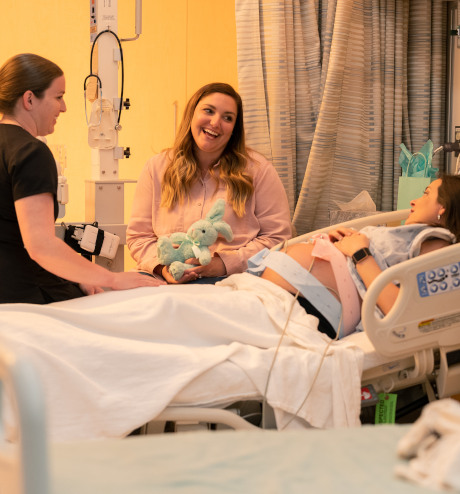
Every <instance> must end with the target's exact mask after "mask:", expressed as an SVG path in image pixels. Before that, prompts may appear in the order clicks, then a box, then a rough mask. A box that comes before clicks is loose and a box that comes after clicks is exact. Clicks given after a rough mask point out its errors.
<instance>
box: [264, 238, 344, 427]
mask: <svg viewBox="0 0 460 494" xmlns="http://www.w3.org/2000/svg"><path fill="white" fill-rule="evenodd" d="M283 247H284V248H285V247H287V244H286V242H285V243H284V246H283ZM314 263H315V258H314V257H313V259H312V262H311V264H310V267H309V268H308V272H310V271H311V270H312V268H313V264H314ZM328 289H329V290H331V291H333V292H334V293H335V294H336V295H337V296H338V294H337V293H336V291H335V290H334V289H332V288H328ZM299 294H300V292H299V290H297V293H296V294H295V296H294V298H293V300H292V303H291V308H290V310H289V314H288V316H287V319H286V323H285V325H284V328H283V331H282V332H281V336H280V339H279V341H278V345H277V347H276V350H275V354H274V355H273V360H272V363H271V365H270V369H269V370H268V375H267V382H266V384H265V390H264V395H263V398H262V429H265V411H266V407H267V392H268V385H269V383H270V378H271V374H272V370H273V367H274V366H275V361H276V357H277V355H278V352H279V348H280V346H281V342H282V341H283V338H284V336H285V334H286V331H287V327H288V324H289V321H290V319H291V314H292V310H293V308H294V304H295V302H296V300H297V298H298V297H299ZM342 316H343V309H342V311H341V314H340V320H339V325H338V328H337V333H336V335H335V338H334V339H331V340H330V341H329V342H328V344H327V345H326V348H325V349H324V352H323V355H322V356H321V361H320V363H319V366H318V369H317V370H316V373H315V375H314V376H313V379H312V382H311V386H310V389H309V390H308V392H307V394H306V396H305V398H304V399H303V401H302V403H301V404H300V406H299V407H298V408H297V410H296V411H295V413H294V414H293V415H292V417H291V418H290V419H289V420H288V421H287V423H286V424H284V426H283V428H282V429H281V430H284V429H286V427H287V426H288V425H289V424H290V423H291V422H292V421H293V420H294V419H295V418H296V417H297V416H298V414H299V412H300V410H301V409H302V407H303V406H304V405H305V402H306V401H307V400H308V397H309V396H310V394H311V392H312V390H313V387H314V385H315V382H316V380H317V379H318V376H319V372H320V370H321V367H322V366H323V362H324V359H325V358H326V355H327V352H328V350H329V347H330V346H331V344H332V343H333V342H334V341H337V339H338V337H339V334H340V330H341V327H342Z"/></svg>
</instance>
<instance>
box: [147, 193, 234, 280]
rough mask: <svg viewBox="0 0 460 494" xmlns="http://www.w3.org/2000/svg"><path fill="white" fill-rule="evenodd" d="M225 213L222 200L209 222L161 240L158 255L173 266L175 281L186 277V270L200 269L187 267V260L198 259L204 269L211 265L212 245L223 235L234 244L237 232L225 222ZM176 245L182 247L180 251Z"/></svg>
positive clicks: (206, 219) (215, 205) (204, 220)
mask: <svg viewBox="0 0 460 494" xmlns="http://www.w3.org/2000/svg"><path fill="white" fill-rule="evenodd" d="M224 211H225V201H224V200H223V199H218V200H217V201H216V202H215V204H214V205H213V207H212V208H211V209H210V211H209V213H208V214H207V215H206V218H205V219H200V220H198V221H196V222H195V223H193V225H192V226H191V227H190V228H189V229H188V230H187V233H183V232H178V233H173V234H171V235H170V236H169V237H164V236H162V237H159V239H158V243H157V255H158V260H159V262H160V264H164V265H165V266H169V272H170V273H171V275H172V276H173V278H174V279H175V280H179V279H180V278H182V276H183V274H184V271H185V270H186V269H190V268H191V267H194V266H196V264H195V265H193V264H185V262H184V261H186V260H187V259H190V258H192V257H196V258H197V259H198V261H199V262H200V264H201V265H202V266H205V265H206V264H209V263H210V262H211V251H210V250H209V246H210V245H212V244H213V243H214V242H215V241H216V239H217V236H218V235H219V233H220V234H221V235H222V236H223V237H224V238H225V240H227V241H228V242H230V241H231V240H233V232H232V229H231V227H230V225H229V224H228V223H226V222H225V221H223V220H222V218H223V217H224ZM174 244H176V245H179V247H178V248H175V247H174Z"/></svg>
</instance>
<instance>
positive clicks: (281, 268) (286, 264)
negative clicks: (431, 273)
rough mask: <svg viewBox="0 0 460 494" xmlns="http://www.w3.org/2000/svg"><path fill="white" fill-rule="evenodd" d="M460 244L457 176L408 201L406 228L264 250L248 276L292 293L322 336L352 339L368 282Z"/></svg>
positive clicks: (384, 305) (388, 295) (346, 233)
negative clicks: (400, 265) (401, 264)
mask: <svg viewBox="0 0 460 494" xmlns="http://www.w3.org/2000/svg"><path fill="white" fill-rule="evenodd" d="M459 239H460V176H458V175H445V176H444V177H442V178H440V179H437V180H435V181H433V182H432V183H431V184H430V185H429V186H428V187H427V188H426V190H425V192H424V194H423V196H422V197H420V198H418V199H415V200H413V201H411V212H410V215H409V217H408V219H407V220H406V222H405V225H402V226H398V227H384V226H382V227H375V226H368V227H365V228H363V229H362V230H360V231H359V232H358V231H356V230H353V229H350V228H339V229H337V230H333V231H331V232H330V233H329V235H323V236H322V238H316V239H312V241H311V242H304V243H298V244H294V245H291V246H290V247H288V248H287V249H286V254H287V255H286V254H285V253H284V252H268V251H266V250H265V251H262V252H260V253H259V254H258V255H257V256H254V257H253V258H252V259H251V261H250V269H249V270H250V272H252V273H253V274H258V275H260V276H261V277H262V278H264V279H266V280H270V281H272V282H273V283H276V284H277V285H279V286H281V287H282V288H285V289H286V290H288V291H289V292H291V293H293V294H296V293H297V291H299V297H298V300H299V303H300V304H301V305H302V306H303V307H304V308H305V310H306V311H307V312H308V313H309V314H314V315H316V316H317V317H318V319H319V329H320V331H322V332H324V333H326V334H328V335H329V336H331V337H334V336H335V335H336V332H337V329H338V328H339V327H340V336H346V335H347V334H350V333H351V332H352V331H354V329H355V328H356V326H357V325H358V323H359V321H360V308H361V301H362V298H363V296H364V294H365V292H366V289H367V288H368V287H369V285H370V284H371V283H372V281H373V280H374V279H375V278H376V277H377V276H378V275H379V274H380V273H381V272H382V271H383V270H384V269H386V268H388V267H390V266H392V265H394V264H397V263H399V262H402V261H405V260H407V259H410V258H412V257H415V256H418V255H420V254H424V253H427V252H430V251H432V250H436V249H440V248H442V247H445V246H447V245H450V244H451V243H454V242H456V241H458V240H459ZM398 291H399V288H398V286H397V285H395V284H389V285H387V287H386V288H385V289H384V290H383V291H382V293H381V294H380V297H379V299H378V301H377V303H378V306H379V308H380V310H381V311H382V312H383V313H384V314H386V313H387V312H388V311H389V310H390V309H391V307H392V305H393V303H394V301H395V300H396V297H397V295H398Z"/></svg>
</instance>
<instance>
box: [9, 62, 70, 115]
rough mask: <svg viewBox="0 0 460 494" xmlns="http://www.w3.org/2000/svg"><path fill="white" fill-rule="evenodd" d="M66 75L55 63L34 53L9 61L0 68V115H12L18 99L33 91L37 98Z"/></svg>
mask: <svg viewBox="0 0 460 494" xmlns="http://www.w3.org/2000/svg"><path fill="white" fill-rule="evenodd" d="M63 74H64V73H63V71H62V70H61V68H60V67H58V66H57V65H56V64H55V63H54V62H51V61H50V60H47V59H46V58H43V57H40V56H39V55H34V54H32V53H22V54H20V55H15V56H14V57H11V58H10V59H9V60H7V61H6V62H5V63H4V64H3V66H2V67H1V68H0V113H3V114H6V115H11V114H13V112H14V108H15V106H16V103H17V101H18V99H19V98H20V97H21V96H22V95H23V94H24V93H25V92H26V91H32V92H33V93H34V95H35V96H36V97H37V98H42V97H43V93H44V92H45V91H46V90H47V89H48V88H49V87H50V86H51V84H52V82H53V81H54V79H56V78H57V77H60V76H62V75H63Z"/></svg>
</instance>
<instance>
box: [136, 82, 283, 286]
mask: <svg viewBox="0 0 460 494" xmlns="http://www.w3.org/2000/svg"><path fill="white" fill-rule="evenodd" d="M219 198H222V199H224V200H225V201H226V210H225V215H224V218H223V219H224V221H226V222H227V223H228V224H229V225H230V226H231V228H232V231H233V235H234V238H233V240H232V241H231V242H228V241H226V240H225V239H224V238H221V237H220V236H219V237H218V239H217V241H216V243H215V244H213V245H212V246H211V250H212V255H213V257H212V260H211V262H210V264H208V265H206V266H197V267H191V268H190V269H188V270H186V271H185V273H184V275H183V277H182V278H181V279H180V280H178V281H177V282H176V281H175V280H174V278H173V277H172V276H171V274H170V273H169V271H168V267H167V266H163V265H161V264H160V263H159V261H158V257H157V240H158V237H160V236H163V235H170V234H171V233H174V232H186V231H187V229H188V228H189V226H190V225H191V224H192V223H194V222H195V221H196V220H198V219H200V218H204V217H205V216H206V214H207V213H208V211H209V210H210V209H211V207H212V205H213V204H214V203H215V201H216V200H217V199H219ZM290 236H291V223H290V214H289V206H288V201H287V197H286V193H285V190H284V187H283V185H282V183H281V181H280V179H279V177H278V174H277V172H276V170H275V168H274V167H273V166H272V165H271V163H269V162H268V161H267V160H266V159H265V158H264V157H263V156H262V155H260V154H258V153H256V152H254V151H252V150H250V149H248V148H247V147H246V145H245V137H244V126H243V106H242V101H241V98H240V96H239V94H238V93H237V92H236V91H235V90H234V89H233V88H232V87H231V86H229V85H228V84H223V83H212V84H208V85H206V86H204V87H202V88H200V89H199V90H198V91H197V92H196V93H195V94H194V95H193V96H192V98H191V99H190V101H189V102H188V104H187V106H186V108H185V111H184V116H183V119H182V122H181V124H180V127H179V130H178V133H177V136H176V140H175V142H174V146H173V147H172V148H170V149H167V150H165V151H163V152H162V153H160V154H157V155H155V156H153V157H152V158H151V159H150V160H149V161H148V162H147V163H146V165H145V167H144V169H143V170H142V173H141V175H140V178H139V181H138V184H137V189H136V194H135V198H134V204H133V209H132V214H131V219H130V221H129V224H128V229H127V244H128V247H129V249H130V252H131V255H132V256H133V258H134V259H135V260H136V262H137V268H138V270H139V271H143V272H146V273H148V274H151V275H153V276H155V277H162V278H164V279H165V280H166V281H167V282H168V283H186V282H190V281H194V280H196V279H197V278H203V280H202V281H204V282H208V283H212V282H215V281H216V279H218V278H220V277H224V276H228V275H230V274H233V273H239V272H242V271H244V270H245V269H246V267H247V260H248V259H249V258H250V257H251V256H252V255H254V254H255V253H256V252H258V251H260V250H261V249H263V248H264V247H268V248H270V247H273V246H274V245H276V244H278V243H279V242H281V241H283V240H285V239H288V238H290ZM188 262H190V264H193V263H195V264H197V261H196V260H193V259H192V260H190V261H188Z"/></svg>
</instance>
